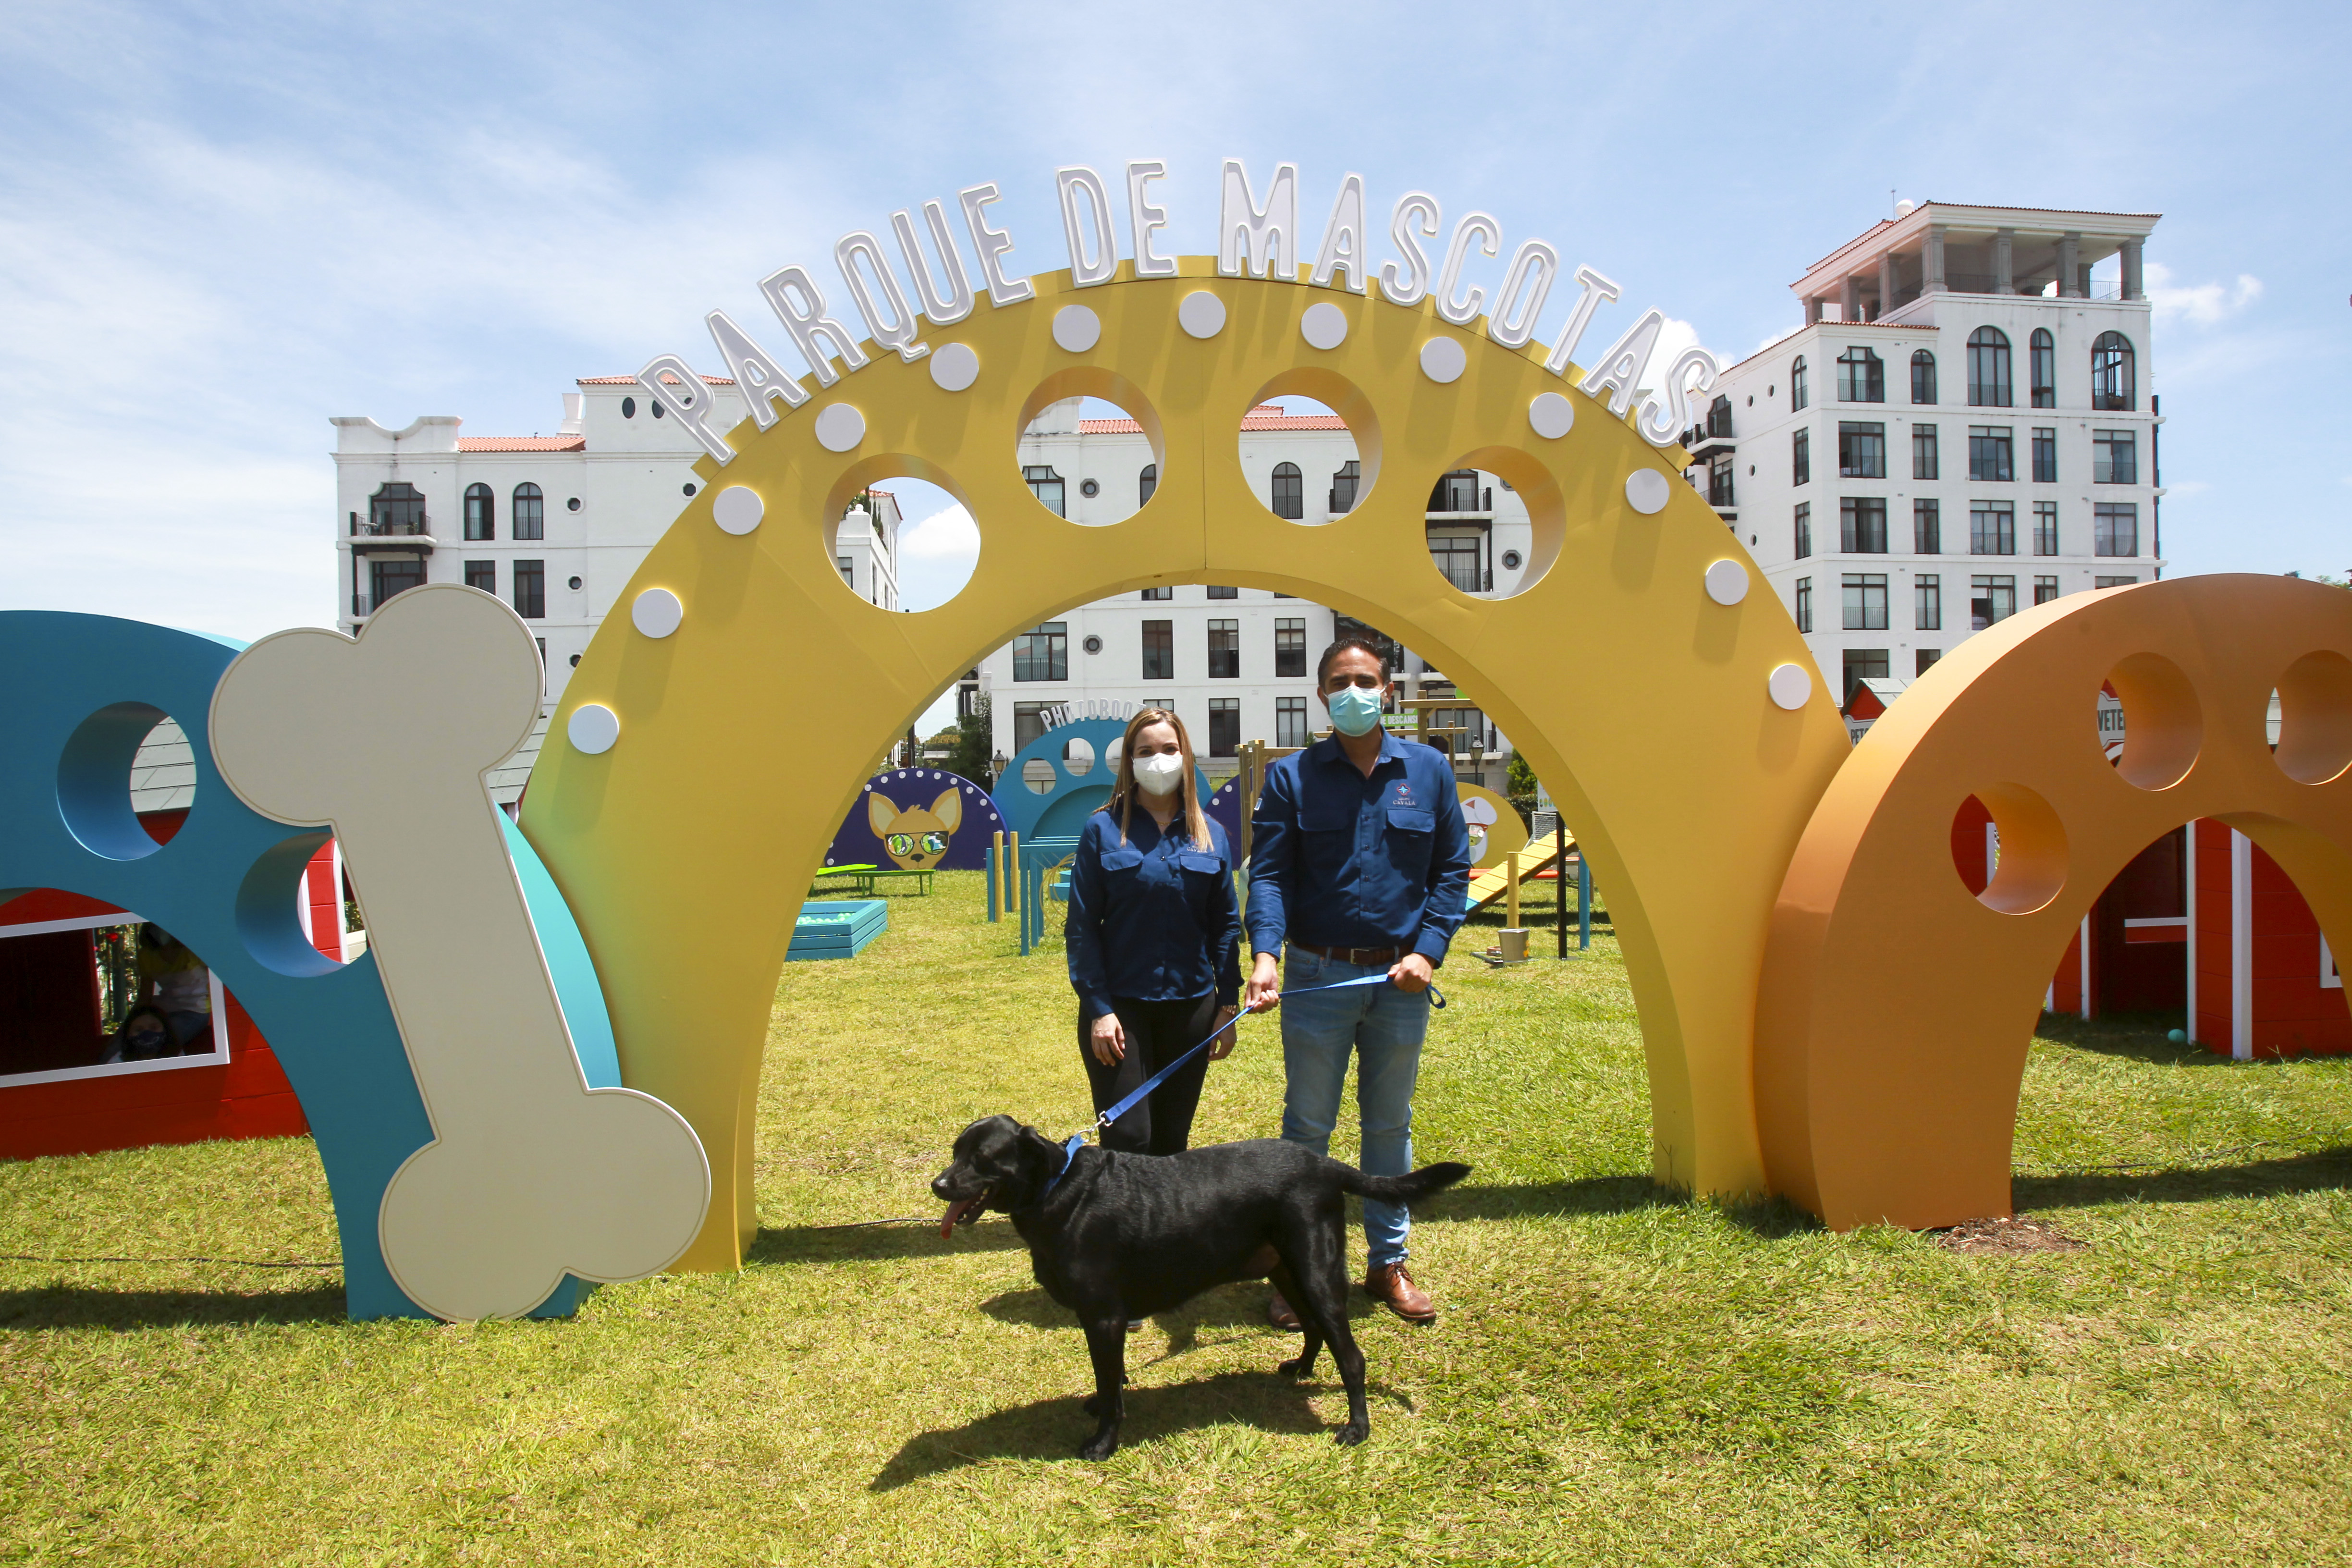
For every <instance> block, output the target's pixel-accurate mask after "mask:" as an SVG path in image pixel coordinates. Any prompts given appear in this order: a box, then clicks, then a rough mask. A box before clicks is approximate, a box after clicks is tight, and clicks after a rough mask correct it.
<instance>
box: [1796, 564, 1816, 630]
mask: <svg viewBox="0 0 2352 1568" xmlns="http://www.w3.org/2000/svg"><path fill="white" fill-rule="evenodd" d="M1797 629H1798V630H1799V631H1801V632H1808V633H1809V632H1811V630H1812V629H1813V580H1812V579H1811V577H1800V578H1798V579H1797Z"/></svg>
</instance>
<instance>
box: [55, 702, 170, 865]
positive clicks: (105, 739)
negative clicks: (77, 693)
mask: <svg viewBox="0 0 2352 1568" xmlns="http://www.w3.org/2000/svg"><path fill="white" fill-rule="evenodd" d="M195 787H196V763H195V758H194V755H193V753H192V752H191V751H190V749H189V745H188V741H187V738H186V736H185V735H184V734H183V733H182V732H181V730H180V727H179V725H178V724H177V723H175V722H173V719H172V717H171V715H170V714H168V713H165V712H164V711H163V710H162V709H161V708H155V707H151V706H150V705H148V704H147V703H144V702H116V703H111V704H110V705H109V706H107V707H104V708H101V709H100V710H98V711H97V712H95V713H92V714H91V715H90V716H89V718H87V719H84V720H83V721H81V722H80V723H79V724H78V725H76V726H75V727H74V731H73V733H72V734H70V735H68V737H67V738H66V743H65V750H64V752H62V753H61V754H60V755H59V756H58V815H59V816H63V817H64V818H65V825H66V831H68V833H71V834H72V835H73V836H74V837H75V839H76V840H77V841H78V842H79V844H80V845H81V847H83V848H85V849H87V850H89V852H90V853H91V854H93V855H102V856H104V857H105V858H107V859H109V860H143V859H145V858H147V857H148V856H150V855H152V854H153V853H155V851H156V850H158V849H160V848H162V847H163V840H162V839H159V838H157V837H154V835H152V834H151V833H150V832H149V831H148V830H147V828H146V827H145V826H143V825H142V823H141V821H140V815H141V814H140V807H141V806H142V805H146V806H147V807H148V808H149V809H150V810H151V811H161V810H172V809H176V808H185V807H189V806H192V805H193V804H194V796H195ZM142 797H143V798H142Z"/></svg>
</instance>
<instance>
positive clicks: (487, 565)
mask: <svg viewBox="0 0 2352 1568" xmlns="http://www.w3.org/2000/svg"><path fill="white" fill-rule="evenodd" d="M466 586H467V587H468V588H479V589H480V590H481V591H482V592H483V593H485V594H496V593H497V592H498V591H499V563H497V562H495V561H468V562H467V563H466Z"/></svg>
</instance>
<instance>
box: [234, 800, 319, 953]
mask: <svg viewBox="0 0 2352 1568" xmlns="http://www.w3.org/2000/svg"><path fill="white" fill-rule="evenodd" d="M331 837H333V836H332V835H331V834H330V833H329V832H328V831H327V830H326V829H325V828H323V827H321V828H315V829H312V830H310V831H309V832H304V833H297V834H295V835H294V836H293V837H289V838H283V839H280V840H279V841H278V843H276V844H274V845H272V846H270V847H268V849H265V850H263V851H262V852H261V854H260V856H259V857H258V858H257V859H255V861H254V862H253V864H252V866H251V867H250V868H247V871H246V873H245V879H244V880H243V881H242V882H240V883H239V884H238V885H237V889H236V934H237V940H238V941H240V942H244V943H245V951H246V952H249V953H251V954H252V955H253V961H254V962H255V963H258V964H260V965H261V966H262V967H263V968H264V969H267V970H269V971H271V972H273V973H278V974H284V975H288V976H290V977H291V978H293V979H296V980H308V979H311V978H313V977H315V976H318V975H321V974H332V973H334V972H335V971H336V970H338V969H341V967H342V965H341V963H337V962H336V961H335V960H333V959H331V958H329V957H328V956H327V955H326V954H325V953H323V952H320V951H319V950H318V948H316V947H315V946H313V945H312V944H311V942H310V937H309V936H308V935H307V934H306V933H305V932H304V931H303V930H302V917H301V913H300V904H301V892H302V876H303V873H304V872H305V871H306V870H308V869H309V868H310V860H311V858H312V857H314V856H316V855H317V854H318V853H319V851H320V849H322V848H324V847H326V845H327V840H328V839H329V838H331Z"/></svg>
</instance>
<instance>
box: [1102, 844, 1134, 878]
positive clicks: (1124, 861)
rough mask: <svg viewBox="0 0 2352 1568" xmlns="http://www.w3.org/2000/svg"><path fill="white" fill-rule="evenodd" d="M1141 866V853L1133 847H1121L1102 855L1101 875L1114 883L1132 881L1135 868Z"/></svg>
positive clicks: (1108, 850) (1105, 851)
mask: <svg viewBox="0 0 2352 1568" xmlns="http://www.w3.org/2000/svg"><path fill="white" fill-rule="evenodd" d="M1142 864H1143V851H1142V850H1140V849H1138V848H1136V847H1134V846H1133V845H1122V846H1120V847H1118V848H1116V849H1106V850H1104V851H1103V853H1102V868H1103V875H1104V876H1106V877H1108V878H1109V879H1111V880H1112V881H1114V882H1126V881H1132V880H1133V879H1134V878H1135V870H1136V868H1137V867H1139V866H1140V865H1142Z"/></svg>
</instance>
